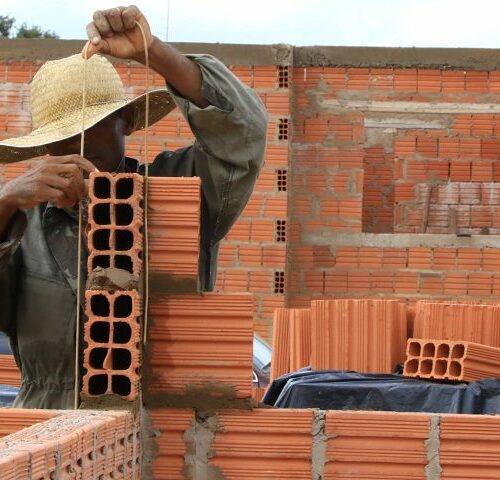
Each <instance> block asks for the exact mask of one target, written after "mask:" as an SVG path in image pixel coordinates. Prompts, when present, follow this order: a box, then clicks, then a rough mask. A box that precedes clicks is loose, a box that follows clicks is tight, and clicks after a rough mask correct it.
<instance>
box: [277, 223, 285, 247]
mask: <svg viewBox="0 0 500 480" xmlns="http://www.w3.org/2000/svg"><path fill="white" fill-rule="evenodd" d="M276 241H277V242H286V220H276Z"/></svg>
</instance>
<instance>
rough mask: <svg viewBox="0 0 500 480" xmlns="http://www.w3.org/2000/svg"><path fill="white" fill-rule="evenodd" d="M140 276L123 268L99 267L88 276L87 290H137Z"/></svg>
mask: <svg viewBox="0 0 500 480" xmlns="http://www.w3.org/2000/svg"><path fill="white" fill-rule="evenodd" d="M139 281H140V278H139V277H138V276H137V275H133V274H132V273H130V272H128V271H127V270H123V269H121V268H102V267H97V268H96V269H94V271H93V272H91V273H90V274H89V276H88V278H87V287H86V288H87V290H107V291H109V292H115V291H117V290H137V289H138V288H139Z"/></svg>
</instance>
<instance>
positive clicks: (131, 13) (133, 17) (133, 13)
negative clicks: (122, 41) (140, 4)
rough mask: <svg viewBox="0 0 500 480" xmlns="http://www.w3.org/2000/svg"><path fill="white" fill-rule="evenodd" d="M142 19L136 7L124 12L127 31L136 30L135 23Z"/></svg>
mask: <svg viewBox="0 0 500 480" xmlns="http://www.w3.org/2000/svg"><path fill="white" fill-rule="evenodd" d="M141 17H142V13H141V11H140V10H139V9H138V8H137V7H136V6H135V5H129V6H128V7H127V8H125V9H124V10H123V11H122V19H123V25H124V26H125V28H126V29H127V30H131V29H132V28H135V22H136V21H139V19H140V18H141Z"/></svg>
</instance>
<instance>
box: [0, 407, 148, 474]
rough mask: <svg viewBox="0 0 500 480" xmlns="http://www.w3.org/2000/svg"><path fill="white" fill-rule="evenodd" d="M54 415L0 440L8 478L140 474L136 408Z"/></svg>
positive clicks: (2, 470)
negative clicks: (134, 411) (119, 410)
mask: <svg viewBox="0 0 500 480" xmlns="http://www.w3.org/2000/svg"><path fill="white" fill-rule="evenodd" d="M18 412H19V411H17V412H14V413H18ZM34 412H36V410H35V411H34ZM27 416H28V417H29V416H30V411H29V410H28V411H27ZM52 416H53V418H52V419H49V420H46V421H43V420H40V421H41V423H35V424H33V425H32V426H30V427H27V428H24V429H22V430H19V431H17V432H13V433H11V434H10V435H8V436H6V437H3V438H2V439H1V440H0V446H1V448H0V450H1V453H0V477H1V478H2V479H5V480H20V479H27V478H36V479H40V480H42V479H43V480H50V479H52V478H82V479H91V478H101V479H103V480H107V479H112V478H121V479H127V480H136V479H139V478H140V469H141V464H140V457H141V448H140V442H141V440H140V431H139V430H140V427H139V425H138V424H137V423H136V422H135V421H134V419H133V417H132V415H131V414H130V413H126V412H94V411H90V410H87V411H78V412H68V413H62V414H61V412H58V413H57V414H56V415H54V412H52Z"/></svg>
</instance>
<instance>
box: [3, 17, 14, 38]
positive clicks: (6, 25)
mask: <svg viewBox="0 0 500 480" xmlns="http://www.w3.org/2000/svg"><path fill="white" fill-rule="evenodd" d="M15 21H16V19H15V18H14V17H10V16H9V15H0V38H8V37H9V36H10V31H11V29H12V27H13V26H14V23H15Z"/></svg>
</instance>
